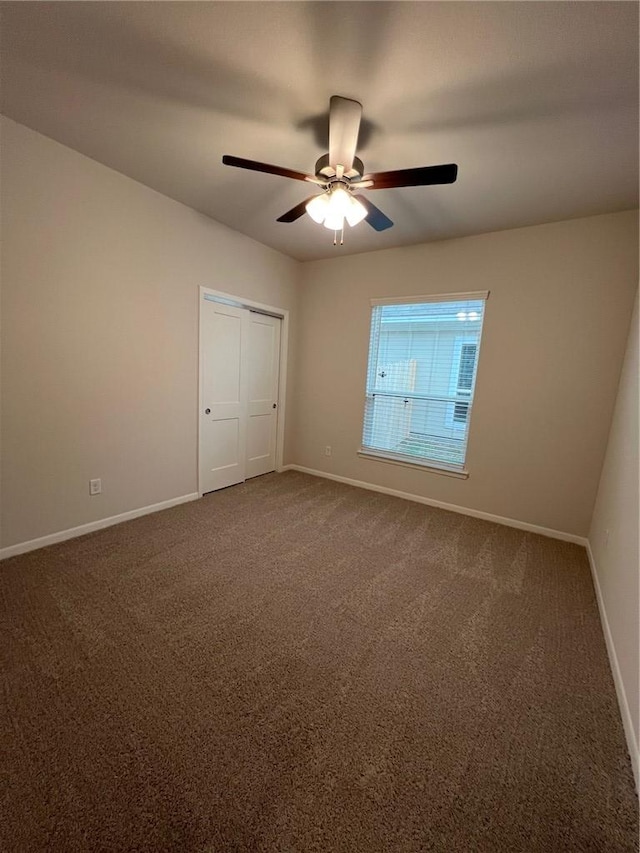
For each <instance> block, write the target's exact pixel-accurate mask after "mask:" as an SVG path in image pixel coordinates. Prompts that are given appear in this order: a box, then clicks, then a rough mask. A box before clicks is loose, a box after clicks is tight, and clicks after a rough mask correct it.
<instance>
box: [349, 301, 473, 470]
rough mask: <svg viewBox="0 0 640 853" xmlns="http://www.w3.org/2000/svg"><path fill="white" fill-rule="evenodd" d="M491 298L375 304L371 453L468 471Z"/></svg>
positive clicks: (367, 430) (368, 422)
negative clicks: (475, 397) (484, 329)
mask: <svg viewBox="0 0 640 853" xmlns="http://www.w3.org/2000/svg"><path fill="white" fill-rule="evenodd" d="M487 296H488V294H487V293H481V294H458V295H452V296H442V297H425V299H424V301H417V300H416V299H411V300H410V301H409V300H407V301H404V302H401V301H397V302H394V303H391V302H390V301H389V302H387V300H384V301H381V304H374V306H373V308H372V313H371V338H370V344H369V364H368V370H367V388H366V403H365V414H364V429H363V439H362V445H363V447H362V449H363V451H364V452H365V453H366V452H370V453H373V454H374V455H378V456H383V457H386V458H389V459H396V460H399V461H407V462H413V463H418V464H424V465H428V466H430V467H437V468H443V469H445V470H447V469H448V470H451V471H462V470H463V468H464V461H465V456H466V448H467V436H468V431H469V423H470V420H471V413H472V410H473V393H474V388H475V380H476V372H477V368H478V356H479V352H480V336H481V333H482V321H483V317H484V307H485V301H486V298H487ZM427 300H428V301H427Z"/></svg>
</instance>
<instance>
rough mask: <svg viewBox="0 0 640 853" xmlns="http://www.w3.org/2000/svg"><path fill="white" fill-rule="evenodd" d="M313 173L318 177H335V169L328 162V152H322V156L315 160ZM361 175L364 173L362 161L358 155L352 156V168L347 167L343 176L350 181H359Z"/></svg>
mask: <svg viewBox="0 0 640 853" xmlns="http://www.w3.org/2000/svg"><path fill="white" fill-rule="evenodd" d="M336 165H339V164H336ZM315 174H316V178H320V179H323V178H335V176H336V170H335V167H334V166H332V165H331V164H330V163H329V155H328V154H323V155H322V157H320V158H319V159H318V160H317V161H316V168H315ZM363 175H364V165H363V163H362V160H361V159H360V158H359V157H354V158H353V166H352V168H351V169H349V171H348V172H344V174H343V177H345V178H348V179H349V180H350V181H353V180H356V181H359V180H361V179H362V176H363Z"/></svg>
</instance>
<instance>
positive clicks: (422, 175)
mask: <svg viewBox="0 0 640 853" xmlns="http://www.w3.org/2000/svg"><path fill="white" fill-rule="evenodd" d="M457 176H458V167H457V165H456V164H455V163H448V164H446V165H445V166H420V167H418V168H417V169H398V170H397V171H395V172H374V173H373V174H372V175H365V177H364V179H365V180H367V181H369V180H371V181H373V186H372V187H370V189H372V190H387V189H391V188H392V187H426V186H431V185H433V184H452V183H453V182H454V181H455V179H456V177H457Z"/></svg>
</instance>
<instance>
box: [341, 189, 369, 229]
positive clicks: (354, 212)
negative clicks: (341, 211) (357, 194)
mask: <svg viewBox="0 0 640 853" xmlns="http://www.w3.org/2000/svg"><path fill="white" fill-rule="evenodd" d="M366 215H367V208H366V207H365V206H364V204H362V202H361V201H358V199H357V198H354V197H353V196H350V197H349V210H347V213H346V217H347V222H348V223H349V225H351V227H352V228H353V226H354V225H357V224H358V222H362V220H363V219H364V218H365V216H366Z"/></svg>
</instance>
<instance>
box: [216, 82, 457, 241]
mask: <svg viewBox="0 0 640 853" xmlns="http://www.w3.org/2000/svg"><path fill="white" fill-rule="evenodd" d="M361 118H362V104H360V103H358V101H353V100H351V99H350V98H343V97H341V96H340V95H333V97H332V98H331V99H330V101H329V152H328V154H324V155H323V156H322V157H320V159H319V160H318V161H317V162H316V165H315V174H313V175H306V174H305V173H304V172H297V171H296V170H295V169H286V168H283V167H282V166H273V165H271V164H270V163H259V162H257V161H256V160H245V159H244V158H242V157H233V156H231V155H230V154H225V155H224V156H223V158H222V162H223V163H224V164H225V165H226V166H236V167H237V168H239V169H250V170H251V171H253V172H266V173H267V174H270V175H281V176H282V177H283V178H293V179H294V180H296V181H308V182H310V183H312V184H316V185H317V186H318V187H321V188H322V192H321V193H320V194H316V195H313V196H311V197H310V198H306V199H305V200H304V201H301V202H300V204H297V205H296V206H295V207H292V208H291V210H288V211H287V212H286V213H283V214H282V216H279V217H278V220H277V221H278V222H295V221H296V219H299V218H300V217H301V216H303V215H304V213H305V212H306V213H308V214H309V216H310V217H311V218H312V219H313V220H314V221H315V222H318V223H322V224H323V225H324V226H325V227H326V228H328V229H329V230H331V231H334V232H335V234H336V235H337V232H338V231H340V232H342V231H343V229H344V221H345V219H346V220H347V222H348V223H349V225H351V226H353V225H357V224H358V222H361V221H362V220H363V219H364V220H365V221H366V222H368V223H369V225H370V226H371V227H372V228H374V229H375V230H376V231H384V230H385V229H386V228H391V226H392V225H393V222H392V221H391V220H390V219H389V217H388V216H386V215H385V214H384V213H383V212H382V211H381V210H380V209H379V208H378V207H376V206H375V204H373V202H371V201H369V199H368V198H367V197H366V196H364V195H361V194H357V195H356V194H355V192H354V191H355V190H383V189H385V190H386V189H391V188H393V187H418V186H429V185H433V184H452V183H453V182H454V181H455V179H456V177H457V174H458V167H457V165H456V164H455V163H448V164H446V165H444V166H419V167H417V168H415V169H398V170H396V171H394V172H373V173H371V174H367V175H365V173H364V166H363V164H362V160H360V159H359V158H358V157H356V156H355V154H356V146H357V144H358V132H359V130H360V120H361ZM335 242H337V240H336V239H335V237H334V243H335ZM341 242H342V241H341Z"/></svg>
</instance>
